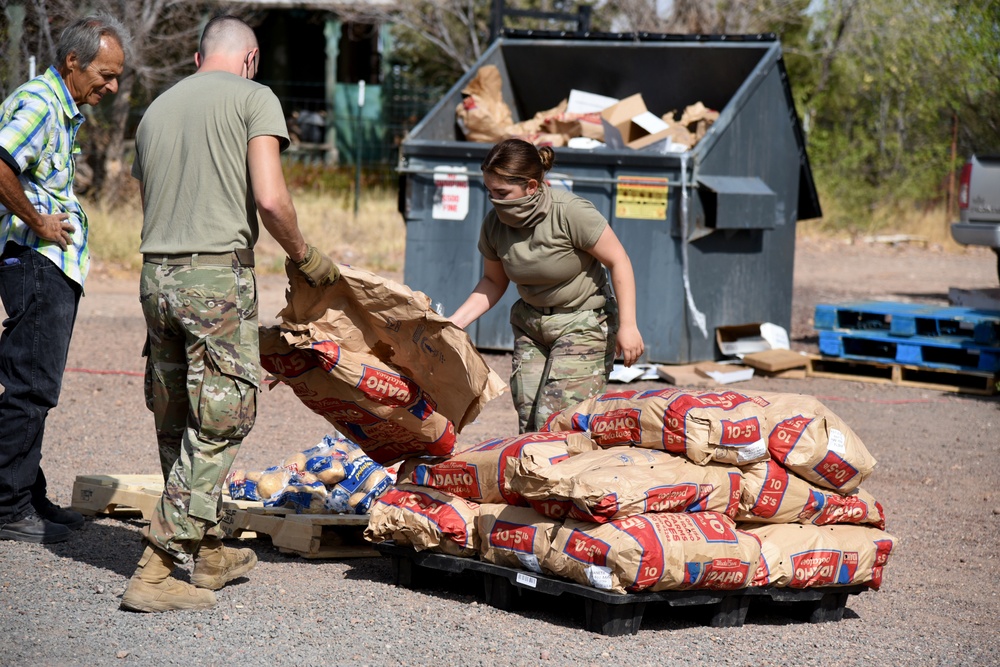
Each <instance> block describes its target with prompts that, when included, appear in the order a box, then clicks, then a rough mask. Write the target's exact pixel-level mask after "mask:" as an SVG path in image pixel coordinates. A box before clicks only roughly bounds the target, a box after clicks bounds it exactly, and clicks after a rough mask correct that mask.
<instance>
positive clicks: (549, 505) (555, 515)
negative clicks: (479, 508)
mask: <svg viewBox="0 0 1000 667" xmlns="http://www.w3.org/2000/svg"><path fill="white" fill-rule="evenodd" d="M518 498H520V496H518ZM508 504H510V503H508ZM528 504H529V505H530V506H531V509H533V510H535V511H536V512H538V513H539V514H541V515H543V516H547V517H549V518H551V519H565V518H566V516H567V515H568V514H569V512H570V510H571V509H574V507H575V506H574V505H573V503H572V502H570V501H568V500H529V501H528Z"/></svg>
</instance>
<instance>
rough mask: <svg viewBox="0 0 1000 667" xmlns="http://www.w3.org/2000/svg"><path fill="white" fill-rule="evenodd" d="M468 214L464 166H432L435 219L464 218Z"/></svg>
mask: <svg viewBox="0 0 1000 667" xmlns="http://www.w3.org/2000/svg"><path fill="white" fill-rule="evenodd" d="M468 214H469V177H468V170H467V169H466V168H465V167H435V168H434V207H433V209H432V211H431V217H433V218H434V219H435V220H465V217H466V216H467V215H468Z"/></svg>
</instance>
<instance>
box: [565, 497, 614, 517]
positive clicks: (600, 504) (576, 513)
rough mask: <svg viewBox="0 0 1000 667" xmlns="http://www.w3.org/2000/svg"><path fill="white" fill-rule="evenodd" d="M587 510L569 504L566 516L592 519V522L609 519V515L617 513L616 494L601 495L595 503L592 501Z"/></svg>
mask: <svg viewBox="0 0 1000 667" xmlns="http://www.w3.org/2000/svg"><path fill="white" fill-rule="evenodd" d="M588 510H589V511H585V510H582V509H580V508H579V507H577V506H576V505H575V504H574V505H571V506H570V509H569V514H568V516H569V517H570V518H572V519H579V520H580V521H592V522H594V523H604V522H606V521H609V520H610V519H611V517H613V516H614V515H615V514H618V495H617V494H614V493H609V494H607V495H605V496H603V497H601V499H600V500H598V501H597V502H596V503H592V504H591V505H590V507H589V508H588Z"/></svg>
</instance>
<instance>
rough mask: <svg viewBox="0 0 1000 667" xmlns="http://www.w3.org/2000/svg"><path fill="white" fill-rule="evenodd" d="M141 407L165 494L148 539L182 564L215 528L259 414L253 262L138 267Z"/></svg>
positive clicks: (219, 533) (217, 532)
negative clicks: (149, 416) (147, 414)
mask: <svg viewBox="0 0 1000 667" xmlns="http://www.w3.org/2000/svg"><path fill="white" fill-rule="evenodd" d="M141 281H142V282H141V284H140V288H139V300H140V302H141V303H142V312H143V315H144V316H145V318H146V349H145V350H144V351H143V354H144V356H146V380H145V391H146V406H147V407H148V408H149V409H150V410H151V411H152V412H153V418H154V425H155V428H156V439H157V443H158V445H159V454H160V468H161V470H162V473H163V479H164V491H163V496H162V497H161V498H160V503H159V506H158V507H157V510H156V514H155V516H154V517H153V519H152V521H151V522H150V526H149V533H148V536H147V539H148V540H149V541H150V542H151V543H152V544H154V545H155V546H157V547H159V548H161V549H163V550H164V551H167V552H169V553H170V554H171V555H173V556H174V557H175V558H177V559H178V560H180V561H182V562H184V561H187V559H188V558H189V556H191V555H192V554H193V553H194V552H195V551H197V549H198V544H199V543H200V542H201V540H202V538H203V537H204V536H205V535H212V536H215V537H222V531H221V529H220V527H219V526H218V523H219V519H220V516H221V511H222V488H223V484H224V482H225V479H226V476H227V475H228V474H229V469H230V468H231V467H232V465H233V460H234V459H235V458H236V454H237V452H238V451H239V448H240V444H241V443H242V441H243V438H244V437H245V436H246V435H247V434H248V433H249V432H250V429H251V428H252V427H253V424H254V420H255V419H256V416H257V389H258V386H259V378H260V351H259V347H260V346H259V341H258V333H257V285H256V279H255V277H254V273H253V269H251V268H246V267H223V266H168V265H165V264H152V263H146V264H143V268H142V278H141Z"/></svg>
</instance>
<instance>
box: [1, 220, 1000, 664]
mask: <svg viewBox="0 0 1000 667" xmlns="http://www.w3.org/2000/svg"><path fill="white" fill-rule="evenodd" d="M795 275H796V290H795V297H794V304H793V305H794V318H793V324H792V332H791V334H792V339H793V347H794V348H796V349H801V350H814V349H815V332H814V331H813V330H812V312H813V309H814V307H815V304H816V303H819V302H823V303H835V302H837V301H840V300H844V299H851V298H862V297H873V296H874V297H880V298H888V299H897V300H914V301H926V302H931V303H941V304H944V303H946V298H947V290H948V288H949V287H963V288H977V287H994V286H995V281H996V277H995V259H994V257H993V255H992V254H990V253H985V252H976V251H966V252H962V253H947V252H943V251H941V250H940V249H937V248H922V247H913V246H908V247H901V248H894V247H884V246H871V245H843V244H838V243H834V242H831V241H822V242H820V241H810V240H801V241H800V243H799V248H798V253H797V258H796V266H795ZM397 277H398V276H397ZM640 280H641V277H640ZM261 291H262V309H261V312H262V315H263V319H264V320H265V321H267V320H268V319H273V315H274V314H275V313H277V311H278V310H279V308H280V307H281V305H282V303H283V284H282V281H281V279H279V278H276V277H264V278H262V279H261ZM142 339H143V326H142V321H141V313H140V312H139V308H138V303H137V299H136V285H135V281H134V280H133V279H131V278H130V279H127V280H123V279H118V278H111V277H107V276H101V275H96V276H94V277H93V278H92V279H91V281H90V282H89V284H88V295H87V296H86V298H85V299H84V300H83V302H82V306H81V313H80V319H79V322H78V326H77V334H76V336H75V338H74V342H73V346H72V349H71V352H70V360H69V367H70V368H71V369H75V370H72V371H70V372H68V373H67V375H66V379H65V382H64V385H63V395H62V400H61V403H60V406H59V407H58V408H57V409H55V410H54V411H53V412H52V413H51V414H50V417H49V420H48V428H47V440H46V443H45V449H44V455H45V458H44V462H43V463H44V468H45V470H46V474H47V475H48V477H49V480H50V489H51V495H52V497H53V499H54V500H56V501H57V502H60V503H61V504H64V505H66V504H68V503H69V501H70V497H71V489H72V485H73V480H74V479H75V477H76V476H77V475H79V474H102V473H120V474H127V473H133V474H140V473H155V472H156V470H157V462H156V455H155V447H154V442H153V438H152V425H151V418H150V416H149V413H148V412H147V411H146V410H145V407H144V405H143V401H142V380H141V377H140V376H139V372H140V371H141V369H142V365H141V361H140V358H139V350H140V348H141V344H142ZM487 360H488V361H489V363H490V364H491V365H492V366H493V367H494V368H495V369H496V370H497V371H498V372H499V373H500V374H501V376H504V377H506V374H507V373H508V371H509V366H510V358H509V356H508V355H502V354H497V355H487ZM635 386H636V387H637V388H638V387H642V388H645V387H647V386H648V387H653V386H662V385H657V384H656V383H644V384H642V385H635ZM741 386H745V387H747V388H755V389H761V390H769V391H788V392H798V393H805V394H812V395H815V396H818V397H820V398H821V399H822V400H823V401H824V402H826V403H827V405H829V406H830V407H831V408H832V409H833V410H834V411H835V412H837V414H839V415H840V416H841V417H843V418H844V419H845V420H846V421H847V423H848V424H850V425H851V426H852V427H853V428H854V430H855V431H857V433H858V434H859V435H860V436H861V438H862V439H863V440H864V441H865V443H866V444H867V445H868V448H869V449H870V450H871V452H872V453H873V454H874V455H875V456H876V458H878V459H879V465H878V467H877V469H876V471H875V473H874V475H873V476H872V477H871V478H870V479H869V480H868V481H867V482H866V483H865V488H866V490H868V491H869V492H871V493H872V494H873V495H874V496H875V497H876V498H878V499H879V500H880V502H881V503H882V504H883V506H884V507H885V509H886V512H887V515H888V526H887V528H888V530H889V532H890V533H892V534H893V535H895V536H896V537H897V538H899V540H900V544H899V546H898V549H897V552H895V553H894V554H893V557H892V558H891V560H890V561H889V564H888V566H887V567H886V572H885V580H884V583H883V587H882V589H881V590H880V591H877V592H871V591H866V592H864V593H862V594H860V595H857V596H852V597H851V598H850V600H849V602H848V606H847V609H846V610H845V614H844V619H843V620H842V621H841V622H839V623H832V624H818V625H811V624H807V623H803V622H801V621H800V620H798V619H795V618H794V617H793V616H791V615H789V613H788V610H785V609H776V608H767V607H764V606H759V607H758V606H756V605H754V606H751V608H750V612H749V615H748V617H747V620H746V623H745V625H744V626H743V627H740V628H710V627H707V626H706V625H704V623H703V619H701V618H698V617H697V615H696V614H694V613H692V612H691V611H690V610H688V611H685V610H683V609H682V610H680V611H671V610H670V609H669V608H664V607H661V606H657V605H655V604H651V605H648V606H647V608H646V611H645V614H644V616H643V622H642V627H641V629H640V630H639V632H638V634H637V635H634V636H628V637H615V638H609V637H602V636H599V635H596V634H593V633H589V632H586V631H584V630H583V629H582V621H581V617H582V609H581V608H580V607H581V605H579V604H578V603H577V601H576V600H572V599H570V600H565V599H560V598H552V599H548V600H545V599H543V600H536V601H535V602H534V603H533V604H532V605H531V606H530V608H529V609H528V610H526V611H518V612H516V613H508V612H502V611H499V610H496V609H494V608H491V607H489V606H487V605H486V604H485V603H484V602H483V600H482V597H481V594H480V591H479V590H478V588H477V587H476V586H475V585H473V584H472V583H470V582H469V581H468V580H465V579H462V578H454V579H452V580H450V581H446V582H442V583H441V584H440V585H438V586H435V587H432V588H428V589H423V590H408V589H402V588H396V587H395V586H393V585H392V583H391V576H392V575H391V570H390V564H389V562H388V561H387V560H386V559H380V558H358V559H342V560H307V559H303V558H300V557H297V556H289V555H284V554H281V553H279V552H278V551H277V550H276V549H274V548H273V547H272V546H271V545H270V543H269V542H268V541H266V540H250V541H247V542H246V544H248V545H249V546H251V547H252V548H254V550H255V551H256V552H257V555H258V557H259V558H260V564H259V565H258V567H257V568H256V569H255V570H254V571H253V572H252V573H251V575H250V577H249V578H247V579H243V580H239V581H237V582H234V583H233V584H231V585H229V586H227V587H226V588H225V589H223V590H222V591H220V592H219V594H218V598H219V604H218V607H217V608H216V609H215V610H213V611H211V612H190V613H171V614H149V615H144V614H133V613H126V612H122V611H119V609H118V604H119V601H120V598H121V595H122V592H123V591H124V588H125V583H126V579H127V578H128V577H129V576H130V575H131V573H132V571H133V569H134V567H135V563H136V560H137V559H138V557H139V553H140V545H139V530H140V528H141V526H142V523H141V521H138V520H129V519H126V520H122V519H113V518H107V517H105V518H91V519H88V521H87V523H86V525H85V527H84V528H83V529H82V531H80V532H79V533H76V534H74V536H73V538H72V539H71V540H70V541H69V542H65V543H62V544H54V545H44V546H43V545H29V544H21V543H14V542H0V636H2V639H0V665H11V666H14V665H16V666H19V667H20V666H35V665H131V664H146V665H184V666H185V667H189V666H191V665H222V664H240V663H242V662H246V663H247V664H274V665H286V664H288V665H290V664H294V665H331V664H332V665H341V664H344V665H346V664H351V665H404V664H405V665H431V664H458V665H537V664H552V665H570V664H572V665H658V666H663V665H691V664H725V665H823V666H824V667H829V666H833V665H865V666H867V667H872V666H883V665H884V666H889V665H899V664H914V665H945V664H947V665H958V664H962V665H988V664H1000V633H998V632H997V630H998V622H997V620H996V619H997V612H998V611H1000V597H998V588H1000V587H998V583H997V582H998V580H1000V556H998V554H1000V529H998V523H1000V492H998V491H997V489H1000V466H997V463H996V461H997V458H998V454H1000V438H998V437H997V432H998V427H1000V409H998V408H1000V401H998V400H997V398H995V397H994V398H983V397H973V396H966V395H957V394H951V393H943V392H939V391H934V390H930V389H926V388H912V387H897V386H885V385H875V384H868V383H859V382H848V381H841V380H821V379H808V380H777V379H762V378H755V379H754V380H752V381H751V382H749V383H747V384H745V385H741ZM259 412H260V417H259V419H258V423H257V426H256V428H255V429H254V431H253V433H252V434H251V435H250V437H249V438H247V440H246V442H245V443H244V447H243V450H242V451H241V452H240V456H239V459H238V461H237V465H238V466H241V467H247V468H261V467H265V466H267V465H270V464H272V463H274V462H276V461H278V460H280V459H281V458H283V456H284V455H285V454H286V453H288V452H291V451H294V450H297V449H302V448H305V447H308V446H311V445H312V444H315V443H316V442H317V441H318V440H319V439H320V438H321V437H322V435H323V434H324V433H326V432H328V428H327V425H326V423H325V422H324V421H323V420H321V419H320V418H318V417H316V416H315V415H312V414H311V413H310V412H309V411H308V410H306V409H305V408H303V406H302V405H301V404H300V403H298V401H297V399H295V398H294V397H293V396H292V394H291V392H290V391H288V390H286V389H284V388H280V387H279V388H276V389H274V390H273V391H265V392H264V393H263V394H262V396H261V405H260V411H259ZM515 432H516V416H515V415H514V411H513V408H512V407H511V406H510V403H509V401H508V399H506V398H505V397H502V398H500V399H498V400H496V401H493V402H492V403H491V404H490V405H489V406H487V409H486V410H485V411H484V413H483V415H481V417H480V419H479V420H478V421H477V422H476V423H475V424H472V425H470V426H469V427H468V428H467V429H466V430H465V431H464V432H463V433H462V434H461V440H462V442H478V441H480V440H483V439H485V438H488V437H492V436H496V435H511V434H513V433H515ZM179 576H181V577H186V576H187V573H186V572H185V571H181V572H180V574H179Z"/></svg>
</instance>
